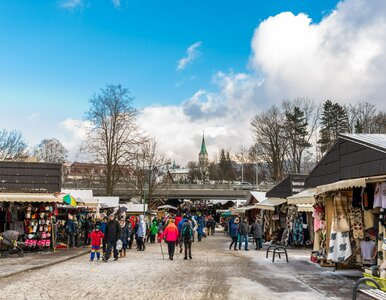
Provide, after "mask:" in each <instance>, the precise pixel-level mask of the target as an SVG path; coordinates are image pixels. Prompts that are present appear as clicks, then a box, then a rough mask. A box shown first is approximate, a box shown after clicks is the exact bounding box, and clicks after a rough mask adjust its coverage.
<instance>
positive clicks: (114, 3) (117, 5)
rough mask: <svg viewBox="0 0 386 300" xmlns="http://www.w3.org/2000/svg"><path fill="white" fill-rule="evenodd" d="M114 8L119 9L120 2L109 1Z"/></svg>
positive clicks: (118, 0) (115, 0) (119, 0)
mask: <svg viewBox="0 0 386 300" xmlns="http://www.w3.org/2000/svg"><path fill="white" fill-rule="evenodd" d="M111 2H112V3H113V5H114V7H115V8H119V7H121V0H111Z"/></svg>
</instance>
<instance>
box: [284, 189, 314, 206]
mask: <svg viewBox="0 0 386 300" xmlns="http://www.w3.org/2000/svg"><path fill="white" fill-rule="evenodd" d="M315 195H316V189H307V190H304V191H302V192H300V193H298V194H296V195H293V196H290V197H287V202H288V204H315Z"/></svg>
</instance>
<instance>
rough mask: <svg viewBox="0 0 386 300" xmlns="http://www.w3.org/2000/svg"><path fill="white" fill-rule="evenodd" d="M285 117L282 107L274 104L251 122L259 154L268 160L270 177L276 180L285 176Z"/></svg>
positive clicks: (286, 145)
mask: <svg viewBox="0 0 386 300" xmlns="http://www.w3.org/2000/svg"><path fill="white" fill-rule="evenodd" d="M284 119H285V118H284V115H283V113H282V112H281V111H280V109H279V108H278V107H277V106H272V107H271V108H270V109H268V110H267V111H266V112H263V113H261V114H259V115H257V116H255V118H254V119H253V120H252V122H251V130H252V133H253V134H254V139H255V143H256V151H257V153H258V156H259V157H260V158H261V160H263V161H266V163H267V166H268V169H269V173H270V177H271V178H272V179H273V180H274V181H276V182H277V181H279V180H281V179H282V178H283V175H284V162H285V160H286V156H285V155H286V153H287V147H288V143H287V141H286V139H285V138H284V133H283V128H284Z"/></svg>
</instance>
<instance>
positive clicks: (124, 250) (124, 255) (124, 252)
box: [123, 249, 126, 257]
mask: <svg viewBox="0 0 386 300" xmlns="http://www.w3.org/2000/svg"><path fill="white" fill-rule="evenodd" d="M123 257H126V249H123Z"/></svg>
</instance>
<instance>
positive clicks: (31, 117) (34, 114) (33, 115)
mask: <svg viewBox="0 0 386 300" xmlns="http://www.w3.org/2000/svg"><path fill="white" fill-rule="evenodd" d="M39 117H40V114H39V113H33V114H30V115H29V116H27V119H28V120H30V121H36V120H39Z"/></svg>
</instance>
